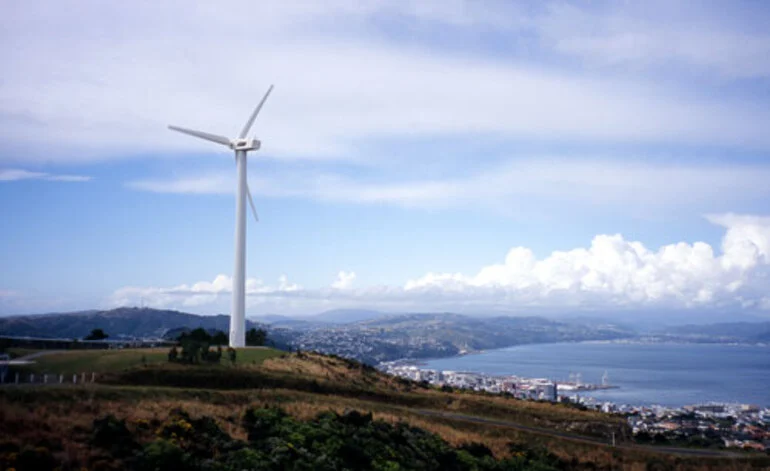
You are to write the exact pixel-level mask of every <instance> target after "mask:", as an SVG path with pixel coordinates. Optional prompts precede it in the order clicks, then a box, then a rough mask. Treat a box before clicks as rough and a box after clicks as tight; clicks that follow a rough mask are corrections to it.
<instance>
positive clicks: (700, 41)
mask: <svg viewBox="0 0 770 471" xmlns="http://www.w3.org/2000/svg"><path fill="white" fill-rule="evenodd" d="M5 10H6V11H5V13H4V15H3V18H2V19H0V25H1V26H2V27H1V28H0V38H2V39H1V40H2V42H3V44H4V45H6V47H4V48H2V50H0V67H2V70H3V77H2V79H0V202H2V205H0V220H2V230H1V231H0V260H1V261H2V270H0V314H15V313H28V312H46V311H58V310H69V309H85V308H96V307H99V308H103V307H104V308H106V307H110V306H117V305H123V304H128V305H134V304H140V303H144V304H145V305H149V306H155V307H171V308H178V309H183V310H187V311H191V312H199V313H215V312H228V311H229V295H230V278H229V277H230V274H231V271H232V264H233V222H234V196H233V190H234V177H235V168H234V165H233V161H232V156H231V155H229V154H228V151H226V150H224V149H219V148H218V147H217V146H215V145H213V144H211V145H209V144H208V143H206V142H203V141H198V140H195V139H191V138H188V137H186V136H182V135H179V134H176V133H172V132H170V131H168V130H167V129H166V125H167V124H177V125H181V126H186V127H192V128H196V129H202V130H205V131H209V132H213V133H216V134H224V135H228V136H230V135H235V133H236V132H237V131H238V130H239V129H240V128H241V126H242V125H243V122H244V121H245V120H246V118H247V116H248V114H249V113H250V111H251V109H252V108H253V106H254V105H255V104H256V103H257V101H258V100H259V98H260V97H261V95H262V94H263V93H264V90H266V89H267V87H268V86H269V85H270V84H271V83H274V84H275V87H276V88H275V90H274V92H273V94H272V95H271V97H270V99H269V100H268V102H267V104H266V105H265V107H264V109H263V110H262V113H261V115H260V116H259V118H258V120H257V122H256V125H255V128H254V129H255V133H256V136H257V137H258V138H260V139H261V140H262V146H263V147H262V149H261V150H260V151H259V152H258V153H256V154H254V155H253V156H252V157H251V159H250V161H249V181H250V186H251V188H252V192H253V193H254V197H255V199H256V203H257V206H258V209H259V212H260V222H259V223H254V221H249V227H248V242H247V252H248V260H247V276H248V277H249V278H250V281H249V284H248V289H247V291H248V294H249V298H248V303H247V314H248V315H251V316H253V315H259V314H265V313H286V314H304V313H314V312H318V311H322V310H324V309H330V308H338V307H367V308H378V309H382V310H387V311H407V310H422V311H445V310H452V311H459V312H485V311H489V310H495V311H508V312H544V311H548V312H562V311H565V312H566V311H581V312H582V311H591V312H606V313H608V314H611V313H612V312H616V311H618V310H630V311H639V312H640V313H641V312H646V311H649V310H650V309H655V310H663V311H665V310H677V311H684V312H691V313H692V315H693V316H697V315H698V313H699V312H702V311H703V310H718V311H723V312H725V313H727V314H729V313H748V314H751V315H758V316H767V315H768V313H770V297H768V295H767V293H768V292H770V291H769V290H768V288H770V281H768V280H770V278H768V275H770V270H768V265H770V219H769V217H770V207H768V206H769V205H768V201H770V200H768V197H769V196H770V185H768V183H767V182H768V177H770V163H769V162H768V156H770V133H769V132H768V129H770V31H768V29H767V26H766V25H767V24H770V9H768V8H766V7H765V5H764V4H763V3H762V2H726V1H725V2H655V1H653V2H599V1H597V2H494V1H490V2H467V1H461V0H457V1H424V2H384V1H372V2H366V3H363V2H353V1H349V0H333V1H330V2H261V3H260V4H259V5H256V4H253V3H252V2H224V3H222V4H217V5H216V6H214V4H210V3H193V2H134V3H131V4H128V3H125V4H122V3H120V4H118V3H115V4H108V3H104V2H86V1H76V2H69V1H63V2H57V3H56V5H52V4H51V3H50V2H35V1H31V2H23V3H18V4H14V5H10V6H6V8H5Z"/></svg>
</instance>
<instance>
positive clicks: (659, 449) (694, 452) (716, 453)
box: [411, 409, 749, 458]
mask: <svg viewBox="0 0 770 471" xmlns="http://www.w3.org/2000/svg"><path fill="white" fill-rule="evenodd" d="M411 412H415V413H417V414H419V415H424V416H431V417H444V418H447V419H452V420H462V421H465V422H475V423H480V424H488V425H497V426H500V427H508V428H512V429H516V430H521V431H524V432H533V433H539V434H543V435H550V436H554V437H559V438H566V439H568V440H576V441H582V442H588V443H591V444H598V445H604V446H612V444H611V443H608V442H607V441H605V440H602V439H600V438H593V437H586V436H581V435H574V434H571V433H567V432H560V431H558V430H552V429H547V428H540V427H532V426H529V425H521V424H517V423H516V422H508V421H506V420H498V419H487V418H484V417H476V416H473V415H465V414H457V413H454V412H440V411H435V410H429V409H416V410H414V409H413V410H411ZM616 448H622V449H631V450H644V451H651V452H653V453H668V454H677V455H688V456H704V457H705V456H708V457H717V458H747V457H749V456H748V455H746V454H744V453H735V452H730V451H722V450H704V449H695V448H678V447H663V446H645V445H635V444H626V443H624V444H620V445H616Z"/></svg>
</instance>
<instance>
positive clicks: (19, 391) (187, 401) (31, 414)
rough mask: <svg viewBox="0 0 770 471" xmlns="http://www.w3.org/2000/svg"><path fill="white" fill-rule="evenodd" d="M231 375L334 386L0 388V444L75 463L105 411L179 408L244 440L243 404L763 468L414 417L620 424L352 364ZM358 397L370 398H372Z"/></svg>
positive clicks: (461, 435) (131, 414)
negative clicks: (352, 412) (43, 450)
mask: <svg viewBox="0 0 770 471" xmlns="http://www.w3.org/2000/svg"><path fill="white" fill-rule="evenodd" d="M158 367H159V368H169V369H168V370H167V371H169V372H171V371H172V370H173V371H175V372H176V373H179V372H183V371H185V370H184V369H185V368H195V367H185V366H181V365H159V366H158ZM152 368H156V367H152ZM235 370H241V371H242V372H244V373H247V372H250V371H254V373H255V374H256V373H257V371H259V372H261V373H262V374H268V373H269V374H271V375H274V376H276V377H280V376H288V377H302V378H305V379H311V380H317V381H318V382H319V383H324V384H336V385H339V386H340V387H339V392H335V393H328V392H327V393H318V392H313V391H308V390H299V389H285V388H283V387H282V386H275V387H272V388H261V389H236V390H215V389H194V388H171V387H135V386H103V385H90V386H86V387H61V386H47V387H38V388H5V389H0V442H3V441H6V442H13V443H16V444H19V445H23V444H31V445H34V444H37V443H40V442H41V440H44V441H50V442H52V443H58V445H57V447H58V450H59V451H57V453H58V454H59V455H60V456H61V457H63V459H64V460H65V461H67V460H69V461H67V462H71V463H74V462H76V461H77V460H81V461H80V462H83V461H82V459H83V458H84V457H87V456H88V453H89V450H88V447H87V446H86V445H84V444H85V443H87V439H88V433H89V430H90V428H91V425H92V423H93V420H94V419H96V418H100V417H103V416H105V415H107V414H113V415H115V416H116V417H118V418H123V419H126V420H127V423H128V426H129V428H133V429H136V427H137V425H138V424H141V423H148V422H149V423H161V422H163V421H165V420H166V418H167V417H168V415H169V413H170V411H172V410H173V409H175V408H179V407H181V408H183V409H184V410H186V411H187V412H188V413H189V414H190V415H191V416H192V417H194V418H197V417H202V416H208V417H212V418H214V419H215V420H216V421H217V422H218V424H219V425H220V427H221V428H222V429H223V430H224V431H226V432H227V433H229V434H230V435H231V436H233V437H236V438H240V439H245V438H246V437H245V433H244V431H243V430H242V429H241V427H240V418H241V417H242V416H243V413H244V411H245V410H246V409H247V408H250V407H261V406H266V405H273V406H280V407H282V408H283V409H284V410H286V411H287V412H288V413H289V414H291V415H292V416H295V417H297V418H299V419H303V420H306V419H310V418H312V417H315V416H316V415H317V414H318V413H320V412H323V411H329V410H331V411H335V412H338V413H342V412H344V411H345V410H349V409H356V410H359V411H363V412H372V414H373V415H374V417H375V418H377V419H382V420H385V421H388V422H399V421H405V422H407V423H409V424H411V425H413V426H417V427H420V428H423V429H426V430H428V431H431V432H433V433H436V434H438V435H440V436H441V437H442V438H444V439H445V440H447V441H448V442H449V443H451V444H453V445H459V444H462V443H467V442H481V443H484V444H485V445H487V446H488V447H489V448H490V449H491V450H492V451H493V453H494V454H495V456H497V457H504V456H507V454H508V453H509V451H508V447H509V444H510V443H518V444H522V445H525V446H527V447H546V448H547V449H548V450H549V451H550V452H551V453H554V454H556V455H557V456H559V457H560V458H562V459H563V460H565V461H567V462H569V463H572V464H573V465H574V467H575V469H583V468H585V469H630V470H635V469H639V470H642V469H648V468H647V466H648V463H653V462H654V463H657V464H656V466H659V468H655V467H652V468H649V469H683V470H692V471H696V470H717V469H726V470H749V469H765V468H762V466H767V464H768V461H764V462H763V461H761V460H757V459H751V458H748V459H740V460H737V459H736V460H726V459H711V458H706V459H703V458H693V457H683V456H682V457H679V456H671V455H664V454H660V453H656V452H654V451H650V450H647V449H643V448H612V447H609V446H606V445H601V444H597V443H591V442H587V441H582V440H579V439H575V440H573V439H564V438H559V437H555V436H553V435H550V434H548V433H537V432H530V431H526V432H525V431H522V430H519V429H515V428H511V427H505V426H496V425H489V424H480V423H476V422H470V421H464V420H459V419H450V418H447V417H440V416H426V415H421V414H420V412H419V411H420V409H432V410H439V411H448V412H455V413H462V414H468V415H474V416H479V417H490V418H495V419H498V420H508V421H511V422H516V423H524V424H534V425H539V426H541V427H544V428H552V427H551V426H552V425H553V428H557V427H558V428H561V429H565V424H568V425H570V426H575V427H578V428H579V427H581V426H592V427H600V428H601V427H616V426H618V424H619V423H624V421H623V420H622V419H620V418H616V417H611V416H607V415H604V414H600V413H596V412H588V411H579V410H575V409H571V408H566V407H562V406H555V405H552V404H545V403H536V402H526V401H517V400H513V399H509V398H503V397H499V396H489V395H482V394H475V393H459V392H454V393H447V392H442V391H439V390H436V389H431V388H428V389H425V388H419V387H416V386H415V385H414V384H412V383H408V382H404V381H401V380H398V379H395V378H392V377H389V376H385V375H382V374H380V373H378V372H376V371H372V370H371V369H367V368H363V367H361V366H360V365H356V364H353V363H350V362H348V361H345V360H342V359H338V358H331V357H326V356H321V355H314V354H303V355H301V356H298V355H296V354H284V355H282V356H281V357H275V358H270V359H266V360H265V361H264V362H263V363H262V365H254V364H246V365H243V364H241V365H239V366H237V367H236V369H235ZM235 370H231V369H230V368H223V369H221V370H219V369H217V370H216V371H220V372H221V373H217V374H227V372H228V371H233V372H234V371H235ZM163 371H166V370H163ZM197 371H201V370H197ZM247 374H250V373H247ZM207 385H208V383H207ZM342 386H345V387H344V388H343V387H342ZM209 387H211V386H209ZM355 391H361V394H354V393H355ZM367 391H377V392H378V393H379V394H378V395H376V396H373V395H371V394H367V393H366V392H367ZM567 428H568V427H567ZM594 466H595V468H593V467H594Z"/></svg>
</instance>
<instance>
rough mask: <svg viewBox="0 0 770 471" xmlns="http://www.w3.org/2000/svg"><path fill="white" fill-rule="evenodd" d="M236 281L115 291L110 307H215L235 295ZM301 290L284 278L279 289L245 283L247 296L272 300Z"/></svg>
mask: <svg viewBox="0 0 770 471" xmlns="http://www.w3.org/2000/svg"><path fill="white" fill-rule="evenodd" d="M232 289H233V280H232V278H231V277H229V276H227V275H222V274H220V275H217V276H216V277H215V278H214V280H213V281H199V282H197V283H193V284H181V285H177V286H173V287H170V288H156V287H137V286H127V287H124V288H120V289H118V290H117V291H115V292H114V293H113V294H112V296H111V297H110V299H109V300H108V304H110V305H115V306H124V305H132V304H140V303H144V304H146V305H148V306H152V307H174V306H177V307H197V306H202V305H207V304H212V303H215V302H216V301H218V300H221V299H223V297H224V296H225V295H229V294H230V293H232ZM301 289H302V287H301V286H299V285H297V284H293V283H290V282H289V281H288V278H287V277H286V276H285V275H283V276H281V277H279V279H278V285H277V286H269V285H266V284H264V283H263V282H262V280H259V279H256V278H248V279H246V296H249V297H270V296H280V295H281V294H285V295H288V294H289V293H292V292H296V291H299V290H301Z"/></svg>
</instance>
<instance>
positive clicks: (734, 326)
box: [666, 322, 770, 342]
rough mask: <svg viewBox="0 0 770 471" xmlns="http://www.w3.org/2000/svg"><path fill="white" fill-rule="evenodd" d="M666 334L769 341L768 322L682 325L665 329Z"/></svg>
mask: <svg viewBox="0 0 770 471" xmlns="http://www.w3.org/2000/svg"><path fill="white" fill-rule="evenodd" d="M666 333H667V334H669V335H671V334H675V335H680V336H683V337H692V338H709V339H711V338H713V339H724V340H735V341H738V342H763V341H768V340H770V322H725V323H720V324H709V325H683V326H676V327H670V328H668V329H666Z"/></svg>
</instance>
